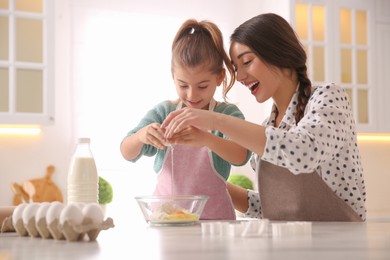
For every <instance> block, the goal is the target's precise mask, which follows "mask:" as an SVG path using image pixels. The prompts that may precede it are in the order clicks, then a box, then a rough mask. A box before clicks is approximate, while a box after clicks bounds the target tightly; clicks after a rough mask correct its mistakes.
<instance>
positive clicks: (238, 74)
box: [236, 68, 246, 83]
mask: <svg viewBox="0 0 390 260" xmlns="http://www.w3.org/2000/svg"><path fill="white" fill-rule="evenodd" d="M245 77H246V73H244V71H243V70H241V69H238V68H237V70H236V79H237V81H238V82H241V83H243V82H244V80H245Z"/></svg>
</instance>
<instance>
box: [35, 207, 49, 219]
mask: <svg viewBox="0 0 390 260" xmlns="http://www.w3.org/2000/svg"><path fill="white" fill-rule="evenodd" d="M49 207H50V203H49V202H42V203H41V205H40V206H39V208H38V210H37V212H36V214H35V221H36V222H38V221H39V220H40V219H41V218H46V213H47V210H48V209H49Z"/></svg>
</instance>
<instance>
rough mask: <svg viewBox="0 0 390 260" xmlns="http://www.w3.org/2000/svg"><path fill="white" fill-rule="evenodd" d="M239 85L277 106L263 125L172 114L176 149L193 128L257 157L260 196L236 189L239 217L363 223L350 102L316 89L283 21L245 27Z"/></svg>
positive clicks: (237, 42)
mask: <svg viewBox="0 0 390 260" xmlns="http://www.w3.org/2000/svg"><path fill="white" fill-rule="evenodd" d="M230 57H231V60H232V63H233V66H234V67H235V70H236V79H237V81H239V82H241V83H242V84H243V85H245V86H246V87H247V88H248V89H249V91H251V93H252V95H253V96H254V97H255V98H256V100H257V101H258V102H260V103H262V102H264V101H266V100H268V99H270V98H272V100H273V108H272V112H271V115H270V116H269V118H268V119H267V120H266V121H265V122H264V124H263V125H258V124H254V123H251V122H247V121H245V120H242V119H239V118H233V117H230V116H227V115H222V114H217V113H212V112H209V111H205V110H199V109H184V110H180V111H175V112H173V113H171V114H170V115H169V116H168V117H167V118H166V120H165V121H164V123H163V124H162V126H163V127H164V128H165V135H166V137H167V138H168V139H169V140H170V141H171V142H177V143H180V142H181V140H180V138H175V134H177V133H180V132H181V131H182V130H183V129H186V128H187V127H189V126H192V127H198V128H201V129H209V130H218V131H221V132H223V133H224V134H225V135H227V136H229V138H230V139H231V140H233V141H235V142H237V143H238V144H240V145H242V146H244V147H245V148H247V149H249V150H251V151H253V152H254V154H255V156H254V157H255V158H254V159H253V160H254V161H255V162H256V171H257V173H258V180H259V193H255V192H253V191H247V190H244V189H240V188H238V187H236V186H233V185H229V192H230V194H231V196H232V199H233V202H234V204H235V207H236V209H237V210H239V211H242V212H246V216H249V217H260V218H269V219H275V220H305V221H322V220H324V221H364V220H365V216H366V209H365V200H366V192H365V183H364V176H363V169H362V166H361V162H360V154H359V149H358V147H357V141H356V129H355V122H354V119H353V114H352V112H351V109H350V104H349V101H348V98H347V96H346V94H345V92H344V91H343V89H342V88H340V87H338V86H336V85H334V84H328V85H324V86H318V87H312V85H311V82H310V80H309V78H308V76H307V68H306V54H305V51H304V49H303V48H302V45H301V44H300V42H299V40H298V38H297V37H296V34H295V32H294V30H293V29H292V28H291V26H290V25H289V24H288V22H287V21H286V20H284V19H283V18H282V17H280V16H278V15H276V14H271V13H269V14H262V15H258V16H256V17H253V18H252V19H250V20H248V21H246V22H244V23H243V24H242V25H240V26H239V27H238V28H237V29H236V30H235V31H234V33H233V34H232V36H231V45H230Z"/></svg>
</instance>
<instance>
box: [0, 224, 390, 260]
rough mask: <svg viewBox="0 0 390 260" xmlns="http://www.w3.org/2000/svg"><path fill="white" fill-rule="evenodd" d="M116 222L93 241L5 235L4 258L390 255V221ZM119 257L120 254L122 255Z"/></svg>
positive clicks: (0, 245) (0, 259)
mask: <svg viewBox="0 0 390 260" xmlns="http://www.w3.org/2000/svg"><path fill="white" fill-rule="evenodd" d="M113 219H114V224H115V227H114V228H111V229H108V230H104V231H102V232H101V233H100V234H99V236H98V238H97V240H96V241H93V242H89V241H78V242H68V241H65V240H53V239H42V238H30V237H19V236H18V235H17V234H16V233H2V234H0V260H18V259H28V260H33V259H51V260H53V259H67V260H69V259H113V256H116V257H115V258H116V259H148V260H153V259H173V260H176V259H177V260H189V259H202V260H207V259H212V260H219V259H289V260H294V259H299V260H302V259H316V260H320V259H343V260H350V259H351V260H352V259H354V260H355V259H390V222H385V221H369V222H367V223H339V222H336V223H329V222H315V223H313V224H312V235H311V236H309V237H302V236H292V237H273V236H272V232H271V228H269V231H268V232H267V233H266V235H265V236H262V237H239V236H226V235H225V236H223V235H205V234H202V231H201V225H200V224H195V225H192V226H179V227H177V226H176V227H150V226H148V225H147V224H146V223H145V222H144V221H142V220H141V219H140V220H139V221H133V223H128V221H126V217H122V219H121V218H119V219H115V218H113ZM118 257H119V258H118Z"/></svg>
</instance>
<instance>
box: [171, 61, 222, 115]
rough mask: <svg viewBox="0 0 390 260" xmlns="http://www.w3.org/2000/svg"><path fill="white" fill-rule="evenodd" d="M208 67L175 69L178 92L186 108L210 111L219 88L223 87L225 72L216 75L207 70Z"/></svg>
mask: <svg viewBox="0 0 390 260" xmlns="http://www.w3.org/2000/svg"><path fill="white" fill-rule="evenodd" d="M206 67H207V66H202V65H200V66H197V67H195V68H187V67H184V66H175V67H174V70H173V80H174V82H175V85H176V92H177V95H178V96H179V98H180V100H181V101H182V102H183V104H184V105H185V106H186V107H191V108H198V109H208V108H209V107H208V106H209V103H210V100H211V99H212V98H213V96H214V93H215V90H216V88H217V86H219V85H221V83H222V81H223V79H224V77H225V71H224V70H223V71H222V72H221V73H220V74H219V75H216V74H213V73H211V72H210V71H209V70H207V69H205V68H206Z"/></svg>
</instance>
